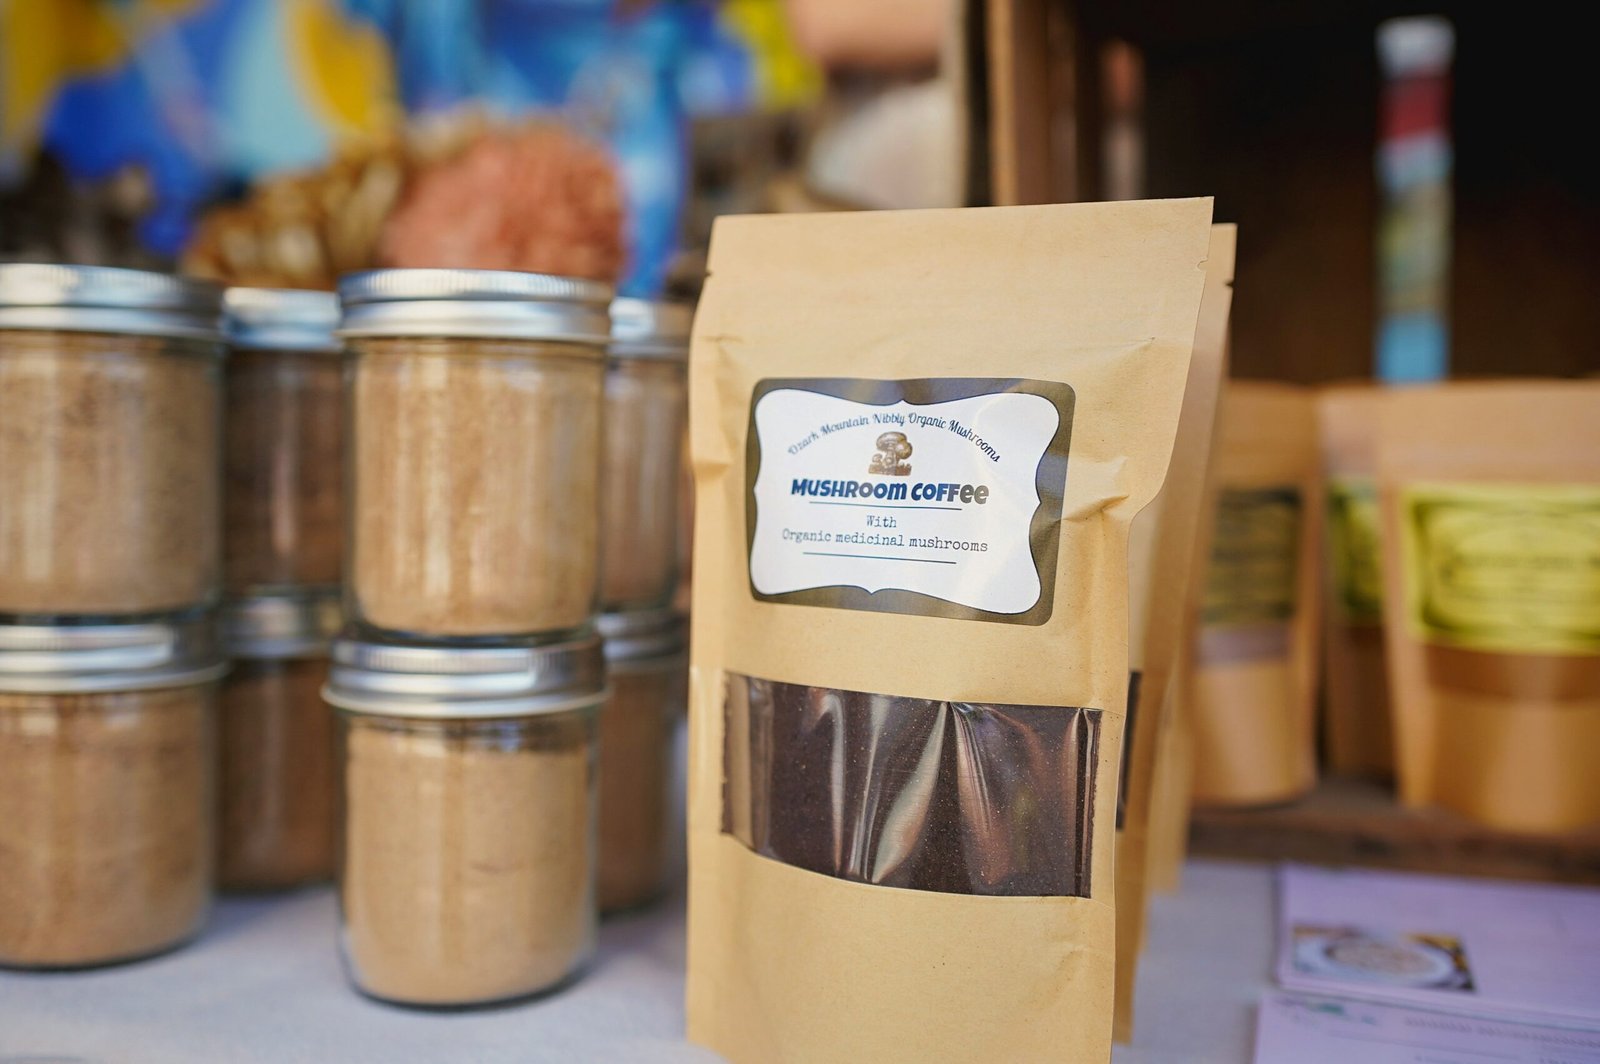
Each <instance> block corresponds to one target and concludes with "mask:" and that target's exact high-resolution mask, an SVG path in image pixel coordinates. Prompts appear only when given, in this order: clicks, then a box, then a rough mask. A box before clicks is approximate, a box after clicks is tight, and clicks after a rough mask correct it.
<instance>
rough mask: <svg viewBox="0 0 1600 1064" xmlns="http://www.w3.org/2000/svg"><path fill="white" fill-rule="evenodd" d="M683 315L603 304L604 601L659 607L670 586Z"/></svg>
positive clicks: (650, 306)
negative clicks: (607, 328)
mask: <svg viewBox="0 0 1600 1064" xmlns="http://www.w3.org/2000/svg"><path fill="white" fill-rule="evenodd" d="M691 320H692V313H691V311H690V309H689V308H688V307H686V306H682V305H680V304H673V303H649V302H646V301H644V300H641V299H618V300H615V301H613V302H612V304H611V348H610V357H609V358H608V360H607V363H606V396H605V444H604V451H603V453H604V456H605V457H604V461H603V462H602V464H601V474H600V605H601V608H602V609H604V610H608V611H610V610H616V611H622V610H637V609H652V608H655V607H659V606H665V605H667V604H669V603H670V602H671V601H672V597H673V593H674V591H675V590H676V588H677V577H678V522H679V520H680V513H679V509H678V496H679V486H680V483H681V480H680V478H681V475H682V474H681V466H682V460H683V440H684V430H685V422H686V419H687V415H688V379H687V378H688V372H687V370H688V366H687V360H688V357H689V327H690V324H691Z"/></svg>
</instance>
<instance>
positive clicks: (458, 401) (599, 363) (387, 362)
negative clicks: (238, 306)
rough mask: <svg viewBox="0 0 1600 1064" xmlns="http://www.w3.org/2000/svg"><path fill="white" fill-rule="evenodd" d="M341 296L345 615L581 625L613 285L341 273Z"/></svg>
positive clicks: (386, 624)
mask: <svg viewBox="0 0 1600 1064" xmlns="http://www.w3.org/2000/svg"><path fill="white" fill-rule="evenodd" d="M340 296H341V298H342V300H343V302H344V322H343V325H342V327H341V332H342V333H343V334H344V335H345V336H346V337H348V338H349V340H350V350H351V352H352V355H353V361H352V363H351V371H350V411H351V417H352V424H351V429H350V431H351V437H350V439H351V443H350V447H351V462H350V468H351V475H352V482H351V483H352V487H351V490H352V493H353V496H352V499H351V503H350V521H351V525H350V535H349V544H350V555H351V556H350V574H349V580H348V582H347V602H346V606H347V609H348V610H349V612H350V614H351V617H352V619H353V620H355V621H356V622H357V623H358V624H360V625H361V626H363V628H364V629H365V630H366V631H368V632H374V631H375V632H378V633H384V634H390V635H405V636H415V637H424V638H429V639H457V638H465V637H475V636H517V635H532V634H544V635H549V634H551V633H556V632H570V631H576V630H578V629H579V628H581V627H583V626H584V625H586V624H588V623H589V620H590V617H591V615H592V613H593V609H594V603H595V594H596V590H597V582H598V577H597V571H598V565H599V546H598V543H599V471H600V451H601V435H600V416H601V415H600V410H601V389H602V385H603V380H604V371H605V343H606V340H607V337H608V332H609V319H608V317H607V304H608V303H609V301H610V297H611V291H610V288H609V287H607V286H606V285H603V284H598V283H596V282H593V281H581V280H572V279H569V278H564V277H550V276H545V275H541V274H525V273H506V272H498V271H487V270H378V271H373V272H369V273H362V274H355V275H353V276H351V277H347V278H346V279H345V280H344V281H343V282H341V284H340Z"/></svg>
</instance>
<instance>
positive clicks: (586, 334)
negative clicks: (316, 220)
mask: <svg viewBox="0 0 1600 1064" xmlns="http://www.w3.org/2000/svg"><path fill="white" fill-rule="evenodd" d="M611 295H612V290H611V286H610V285H608V284H603V283H601V282H599V281H589V280H584V279H582V278H577V277H557V276H555V275H553V274H545V273H514V272H512V271H509V270H368V271H366V272H364V273H352V274H348V275H346V276H345V277H343V278H341V279H340V280H339V301H340V303H341V304H343V307H344V319H343V321H342V323H341V325H340V328H339V334H340V335H341V336H463V337H490V338H499V339H512V340H553V341H566V342H571V343H588V344H600V343H605V342H606V341H607V340H608V339H609V338H610V335H611V319H610V316H609V314H608V313H607V306H608V304H609V303H610V302H611Z"/></svg>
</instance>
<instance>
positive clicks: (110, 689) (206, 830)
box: [0, 620, 226, 968]
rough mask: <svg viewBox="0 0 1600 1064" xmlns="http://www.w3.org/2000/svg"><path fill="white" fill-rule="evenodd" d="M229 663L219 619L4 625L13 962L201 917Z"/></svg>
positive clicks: (122, 947)
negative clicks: (216, 723)
mask: <svg viewBox="0 0 1600 1064" xmlns="http://www.w3.org/2000/svg"><path fill="white" fill-rule="evenodd" d="M225 667H226V666H225V665H224V664H223V663H222V661H221V659H220V656H219V655H218V654H217V652H216V649H215V643H214V640H213V639H212V636H211V633H210V625H209V623H207V622H206V621H204V620H191V621H184V622H181V623H172V624H123V625H99V624H97V625H80V626H70V625H13V626H6V627H0V964H5V965H16V966H22V967H40V968H53V967H76V966H83V965H94V964H107V963H110V962H113V961H121V960H128V959H132V958H135V957H142V956H146V955H148V954H152V953H157V952H160V951H161V950H164V949H167V948H169V947H171V946H175V945H177V944H178V943H180V942H183V941H184V940H186V939H188V938H189V937H191V936H192V935H194V934H195V933H196V932H197V931H198V930H199V928H200V925H201V923H202V922H203V920H204V918H205V914H206V909H207V905H208V903H209V901H210V896H211V854H212V775H213V764H214V759H215V756H216V750H215V745H214V728H213V721H212V714H213V712H214V711H215V705H214V700H215V693H216V680H217V678H218V677H219V676H220V675H221V674H222V672H223V671H224V669H225Z"/></svg>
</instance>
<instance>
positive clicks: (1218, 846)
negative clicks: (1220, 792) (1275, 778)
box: [1190, 779, 1600, 883]
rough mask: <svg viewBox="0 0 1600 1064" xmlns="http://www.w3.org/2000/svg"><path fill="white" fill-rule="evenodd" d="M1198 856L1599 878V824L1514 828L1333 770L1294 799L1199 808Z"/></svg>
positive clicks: (1194, 844) (1194, 836)
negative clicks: (1415, 801)
mask: <svg viewBox="0 0 1600 1064" xmlns="http://www.w3.org/2000/svg"><path fill="white" fill-rule="evenodd" d="M1190 852H1191V853H1192V854H1194V855H1195V856H1205V857H1232V858H1246V859H1250V860H1279V861H1302V862H1307V863H1313V864H1331V865H1369V866H1373V867H1377V868H1396V869H1403V870H1406V871H1412V872H1436V873H1440V874H1446V875H1467V876H1494V877H1499V878H1506V879H1531V880H1543V881H1548V882H1559V883H1600V830H1594V831H1585V832H1583V833H1581V834H1576V835H1569V836H1561V837H1549V836H1535V835H1513V834H1509V833H1506V832H1503V831H1496V830H1494V829H1492V828H1487V827H1484V826H1482V825H1481V824H1475V823H1472V822H1470V821H1467V820H1463V819H1462V818H1460V817H1458V816H1454V815H1452V814H1450V813H1446V812H1443V811H1441V810H1435V809H1406V808H1403V807H1401V806H1400V805H1399V804H1397V803H1396V802H1395V800H1394V796H1393V793H1392V792H1391V791H1390V789H1389V788H1388V787H1385V786H1383V785H1380V784H1378V783H1374V782H1371V781H1366V780H1354V779H1330V780H1324V781H1323V782H1322V784H1321V785H1320V786H1319V787H1318V788H1317V789H1316V790H1315V791H1313V792H1312V793H1311V794H1309V795H1307V796H1306V797H1305V798H1303V799H1301V800H1300V801H1298V802H1294V803H1292V804H1290V805H1282V806H1272V807H1268V808H1257V809H1217V808H1211V809H1196V810H1195V811H1194V817H1193V821H1192V823H1191V825H1190Z"/></svg>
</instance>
